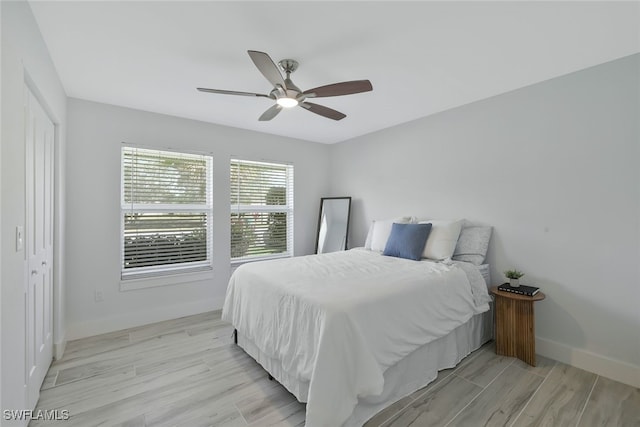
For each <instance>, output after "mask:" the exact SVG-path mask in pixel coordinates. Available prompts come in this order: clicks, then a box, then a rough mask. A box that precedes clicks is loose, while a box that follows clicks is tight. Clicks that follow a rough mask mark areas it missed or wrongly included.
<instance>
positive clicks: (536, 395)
mask: <svg viewBox="0 0 640 427" xmlns="http://www.w3.org/2000/svg"><path fill="white" fill-rule="evenodd" d="M231 332H232V328H231V326H230V325H229V324H227V323H225V322H223V321H221V320H220V312H219V311H216V312H211V313H205V314H201V315H196V316H190V317H184V318H181V319H176V320H170V321H166V322H160V323H155V324H152V325H147V326H142V327H138V328H132V329H127V330H124V331H119V332H113V333H109V334H104V335H100V336H96V337H91V338H84V339H81V340H77V341H72V342H69V344H68V345H67V349H66V351H65V354H64V357H63V358H62V359H61V360H59V361H55V362H54V363H53V365H52V366H51V369H50V370H49V372H48V374H47V377H46V378H45V381H44V384H43V386H42V391H41V395H40V400H39V402H38V407H37V409H46V410H53V409H58V410H63V409H66V410H68V411H69V414H70V419H69V420H67V421H32V422H31V423H30V426H32V427H36V426H49V425H61V426H68V427H71V426H82V427H89V426H123V427H124V426H127V427H142V426H187V427H197V426H215V427H227V426H229V427H234V426H251V427H258V426H259V427H266V426H283V427H290V426H303V425H304V421H305V418H304V417H305V405H304V404H301V403H299V402H297V401H296V399H295V398H294V397H293V396H292V395H291V394H290V393H289V392H287V390H286V389H284V387H282V386H281V385H280V384H278V383H277V382H276V381H269V380H268V378H267V374H266V372H265V371H264V370H263V369H262V367H261V366H260V365H258V364H257V363H256V362H255V361H254V360H253V359H252V358H251V357H249V356H248V355H247V354H245V353H244V352H243V351H242V349H240V348H239V347H237V346H235V345H233V344H232V339H231ZM365 426H366V427H391V426H393V427H405V426H473V427H475V426H514V427H522V426H554V427H555V426H587V427H591V426H622V427H629V426H640V389H637V388H633V387H630V386H627V385H624V384H621V383H618V382H615V381H612V380H609V379H606V378H603V377H599V376H597V375H595V374H592V373H589V372H586V371H582V370H580V369H576V368H573V367H571V366H567V365H564V364H562V363H556V362H554V361H552V360H549V359H546V358H543V357H538V366H537V367H535V368H534V367H531V366H528V365H526V364H524V363H522V362H521V361H519V360H517V359H514V358H509V357H503V356H497V355H496V354H495V352H494V349H493V345H492V344H491V343H489V344H487V345H485V346H484V347H483V348H481V349H479V350H478V351H476V352H474V353H472V354H471V355H469V356H468V357H467V358H466V359H464V360H463V361H462V362H461V363H460V364H459V365H458V366H457V367H456V368H455V369H447V370H445V371H441V372H440V374H439V375H438V378H437V379H436V380H435V381H434V382H433V383H431V384H429V385H428V386H427V387H425V388H423V389H421V390H418V391H417V392H415V393H413V394H412V395H410V396H407V397H405V398H403V399H401V400H399V401H398V402H396V403H394V404H393V405H390V406H389V407H388V408H386V409H385V410H383V411H381V412H380V413H378V414H377V415H376V416H374V417H373V418H372V419H371V420H369V421H368V422H367V423H366V424H365Z"/></svg>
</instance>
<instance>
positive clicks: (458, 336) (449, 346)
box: [238, 304, 493, 427]
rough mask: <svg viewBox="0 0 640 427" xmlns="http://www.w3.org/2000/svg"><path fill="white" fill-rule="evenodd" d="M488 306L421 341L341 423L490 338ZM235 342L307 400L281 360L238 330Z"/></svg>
mask: <svg viewBox="0 0 640 427" xmlns="http://www.w3.org/2000/svg"><path fill="white" fill-rule="evenodd" d="M490 306H491V310H489V311H487V312H485V313H481V314H478V315H475V316H473V317H472V318H471V319H470V320H469V321H468V322H467V323H464V324H462V325H460V326H459V327H457V328H456V329H454V330H453V331H452V332H451V333H449V334H448V335H446V336H444V337H442V338H439V339H437V340H435V341H432V342H430V343H428V344H425V345H423V346H422V347H420V348H418V349H417V350H415V351H414V352H412V353H411V354H409V355H408V356H407V357H405V358H404V359H402V360H400V361H399V362H398V363H396V364H395V365H393V366H391V367H390V368H389V369H387V370H386V371H385V373H384V389H383V391H382V394H380V395H378V396H368V397H365V398H360V399H359V400H358V405H357V406H356V407H355V409H354V411H353V413H352V414H351V417H350V418H349V419H348V420H347V421H346V422H345V423H344V424H343V426H344V427H359V426H362V425H363V424H364V423H365V422H366V421H367V420H368V419H369V418H371V417H372V416H374V415H375V414H377V413H378V412H379V411H381V410H382V409H384V408H386V407H387V406H389V405H391V404H392V403H394V402H396V401H398V400H400V399H402V398H403V397H404V396H407V395H409V394H411V393H413V392H414V391H416V390H418V389H420V388H422V387H424V386H426V385H427V384H429V383H430V382H431V381H433V380H434V379H436V377H437V376H438V371H440V370H442V369H447V368H452V367H454V366H456V365H457V364H458V363H459V362H460V361H461V360H462V359H464V358H465V357H466V356H467V355H469V353H471V352H472V351H474V350H477V349H478V348H480V346H482V344H484V343H486V342H487V341H489V340H491V339H492V338H493V305H492V304H490ZM238 345H239V346H240V347H242V348H243V349H244V351H245V352H246V353H247V354H248V355H250V356H251V357H253V358H254V359H255V360H256V361H257V362H258V363H259V364H260V365H262V367H264V368H265V370H266V371H267V372H269V373H270V374H271V376H272V377H274V378H275V379H276V380H278V382H279V383H280V384H282V385H283V386H285V387H286V388H287V390H289V391H290V392H291V393H292V394H293V395H294V396H295V397H296V398H297V399H298V401H300V402H306V401H307V395H308V392H309V382H308V381H300V380H299V379H298V378H295V377H293V376H291V375H289V374H288V373H287V372H286V371H285V370H284V369H282V365H281V364H280V361H279V360H277V359H272V358H270V357H268V356H266V355H265V354H264V353H262V352H261V351H260V349H258V347H256V345H255V344H254V343H253V342H252V341H250V340H248V339H247V338H246V337H244V336H243V335H242V334H241V333H240V332H239V331H238Z"/></svg>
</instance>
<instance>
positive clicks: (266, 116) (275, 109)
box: [258, 104, 282, 122]
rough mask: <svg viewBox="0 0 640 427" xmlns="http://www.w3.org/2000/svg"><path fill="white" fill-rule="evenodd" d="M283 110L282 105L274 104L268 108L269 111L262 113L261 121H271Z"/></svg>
mask: <svg viewBox="0 0 640 427" xmlns="http://www.w3.org/2000/svg"><path fill="white" fill-rule="evenodd" d="M281 110H282V107H281V106H279V105H278V104H274V105H273V107H271V108H269V109H267V111H265V112H264V113H262V115H261V116H260V118H259V119H258V120H260V121H261V122H266V121H269V120H271V119H273V118H274V117H275V116H277V115H278V113H279V112H280V111H281Z"/></svg>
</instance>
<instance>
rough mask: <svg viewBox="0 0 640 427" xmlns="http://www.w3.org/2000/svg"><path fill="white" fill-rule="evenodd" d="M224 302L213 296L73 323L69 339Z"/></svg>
mask: <svg viewBox="0 0 640 427" xmlns="http://www.w3.org/2000/svg"><path fill="white" fill-rule="evenodd" d="M223 302H224V300H223V299H222V298H213V299H206V300H199V301H194V302H189V303H183V304H175V305H171V306H168V307H159V308H157V309H152V310H146V311H143V312H135V313H127V314H119V315H117V316H109V317H103V318H100V319H93V320H87V321H81V322H76V323H71V324H69V325H68V326H67V340H68V341H72V340H77V339H80V338H86V337H92V336H95V335H100V334H106V333H109V332H115V331H120V330H122V329H128V328H134V327H136V326H142V325H148V324H150V323H156V322H162V321H164V320H171V319H177V318H180V317H185V316H191V315H194V314H200V313H206V312H208V311H213V310H219V309H220V308H221V307H222V304H223Z"/></svg>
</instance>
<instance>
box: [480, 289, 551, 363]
mask: <svg viewBox="0 0 640 427" xmlns="http://www.w3.org/2000/svg"><path fill="white" fill-rule="evenodd" d="M489 292H491V293H492V294H493V295H495V297H496V325H495V329H496V353H497V354H500V355H503V356H513V357H517V358H518V359H520V360H522V361H524V362H526V363H528V364H529V365H531V366H536V334H535V317H534V315H533V303H534V302H536V301H541V300H543V299H544V298H545V295H544V294H543V293H542V292H538V293H537V294H535V295H534V296H532V297H528V296H525V295H518V294H514V293H511V292H504V291H499V290H498V287H497V286H493V287H492V288H491V289H489Z"/></svg>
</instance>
